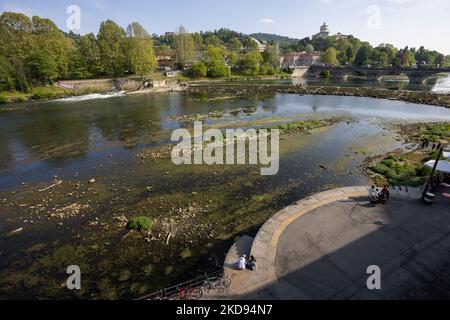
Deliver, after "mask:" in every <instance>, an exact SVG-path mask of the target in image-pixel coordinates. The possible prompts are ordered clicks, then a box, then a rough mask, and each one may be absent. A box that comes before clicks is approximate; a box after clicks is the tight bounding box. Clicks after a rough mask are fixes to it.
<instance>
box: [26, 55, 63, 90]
mask: <svg viewBox="0 0 450 320" xmlns="http://www.w3.org/2000/svg"><path fill="white" fill-rule="evenodd" d="M27 66H28V68H29V72H30V75H31V77H32V78H33V79H36V80H38V81H40V82H41V83H47V82H52V81H53V80H54V79H55V78H56V77H57V76H58V66H57V65H56V62H55V60H54V59H53V57H52V56H51V55H50V56H49V55H48V54H47V53H46V52H43V51H39V50H36V51H33V52H32V53H31V54H30V55H29V57H28V58H27Z"/></svg>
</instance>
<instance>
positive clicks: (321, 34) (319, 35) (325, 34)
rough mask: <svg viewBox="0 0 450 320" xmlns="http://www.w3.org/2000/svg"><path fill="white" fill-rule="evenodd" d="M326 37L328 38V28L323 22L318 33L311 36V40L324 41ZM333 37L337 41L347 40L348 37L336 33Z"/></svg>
mask: <svg viewBox="0 0 450 320" xmlns="http://www.w3.org/2000/svg"><path fill="white" fill-rule="evenodd" d="M328 37H330V28H329V27H328V25H327V24H326V23H325V22H324V23H323V25H322V26H321V27H320V32H319V33H317V34H315V35H313V36H312V38H313V40H316V39H326V38H328ZM335 37H337V38H338V39H339V40H347V39H348V37H349V36H348V35H346V34H342V33H340V32H338V33H337V34H336V35H335Z"/></svg>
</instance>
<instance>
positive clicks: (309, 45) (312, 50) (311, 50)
mask: <svg viewBox="0 0 450 320" xmlns="http://www.w3.org/2000/svg"><path fill="white" fill-rule="evenodd" d="M305 51H306V53H307V54H311V53H313V52H314V47H313V45H312V44H307V45H306V47H305Z"/></svg>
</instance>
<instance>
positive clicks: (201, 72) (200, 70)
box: [191, 61, 208, 78]
mask: <svg viewBox="0 0 450 320" xmlns="http://www.w3.org/2000/svg"><path fill="white" fill-rule="evenodd" d="M207 72H208V69H207V68H206V65H205V63H204V62H203V61H199V62H197V63H196V64H194V65H193V66H192V68H191V75H192V77H194V78H203V77H206V74H207Z"/></svg>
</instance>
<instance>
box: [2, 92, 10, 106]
mask: <svg viewBox="0 0 450 320" xmlns="http://www.w3.org/2000/svg"><path fill="white" fill-rule="evenodd" d="M8 102H9V99H8V97H7V96H5V95H3V94H0V104H4V103H8Z"/></svg>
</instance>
